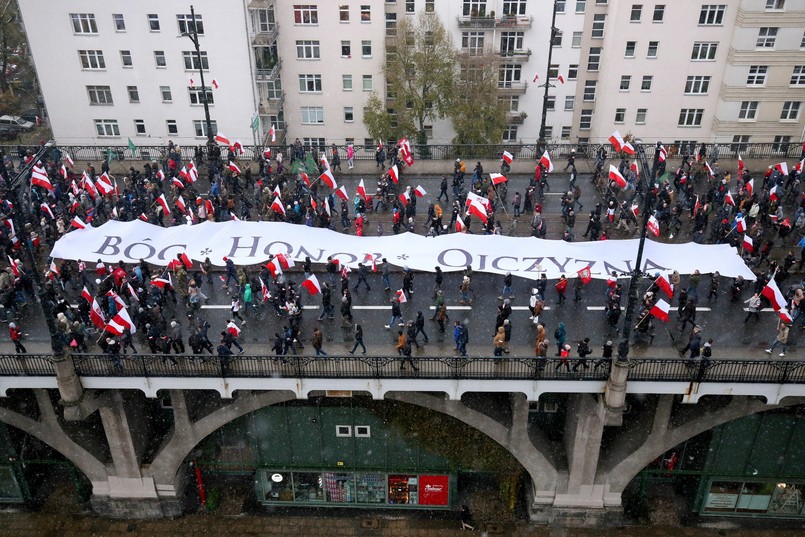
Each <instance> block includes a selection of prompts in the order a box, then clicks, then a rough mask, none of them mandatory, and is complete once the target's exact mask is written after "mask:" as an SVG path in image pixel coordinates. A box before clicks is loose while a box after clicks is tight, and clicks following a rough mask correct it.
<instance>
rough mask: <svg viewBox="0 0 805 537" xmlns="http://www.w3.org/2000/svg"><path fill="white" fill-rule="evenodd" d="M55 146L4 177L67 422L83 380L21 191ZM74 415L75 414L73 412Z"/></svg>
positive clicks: (47, 147)
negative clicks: (48, 289) (67, 347)
mask: <svg viewBox="0 0 805 537" xmlns="http://www.w3.org/2000/svg"><path fill="white" fill-rule="evenodd" d="M54 145H55V142H53V141H52V140H51V141H49V142H48V143H46V144H45V145H43V146H42V147H41V148H40V149H39V151H37V152H36V154H35V155H34V156H33V157H32V158H31V160H30V161H29V162H28V163H27V164H25V165H24V166H23V167H22V168H20V171H19V173H17V175H16V177H14V179H12V178H11V177H9V175H8V174H6V176H5V183H6V191H7V192H8V195H9V196H10V197H11V198H12V199H13V203H14V210H13V211H12V212H11V219H12V221H13V222H14V227H15V228H16V229H17V232H18V234H20V233H22V234H23V235H22V236H18V238H19V240H20V246H21V248H22V250H23V252H24V254H25V255H24V257H25V261H26V263H27V265H28V271H29V274H31V276H32V282H33V287H34V293H35V296H34V298H35V300H36V301H37V302H38V303H39V306H40V307H41V308H42V314H43V315H44V316H45V322H46V323H47V327H48V334H49V336H50V348H51V349H52V350H53V365H54V369H55V371H56V377H57V380H58V387H59V395H60V396H61V402H62V404H63V405H64V407H65V415H66V417H67V418H68V419H71V416H73V418H72V419H77V418H78V409H77V406H78V404H79V403H80V402H81V399H82V397H83V394H84V388H83V386H82V385H81V380H80V379H79V378H78V375H76V372H75V367H74V366H73V359H72V357H71V356H70V355H69V354H67V353H65V352H64V342H62V340H61V338H60V337H59V333H58V330H57V328H56V320H55V318H54V315H53V303H52V302H51V301H50V300H49V299H48V298H47V297H46V296H45V285H44V282H43V281H42V271H41V270H40V269H39V266H38V265H37V262H36V258H35V257H34V251H33V244H32V243H31V241H30V240H28V237H27V236H25V235H24V234H25V225H26V224H27V223H28V217H29V215H30V207H27V206H25V205H24V202H23V199H22V197H21V196H20V195H19V189H20V187H21V186H22V185H24V184H26V183H28V181H29V180H30V177H31V169H32V168H33V167H34V166H35V165H36V164H37V163H38V162H40V161H41V159H42V158H43V157H44V156H45V154H46V153H47V152H48V151H50V149H51V148H52V147H53V146H54ZM71 411H74V412H71Z"/></svg>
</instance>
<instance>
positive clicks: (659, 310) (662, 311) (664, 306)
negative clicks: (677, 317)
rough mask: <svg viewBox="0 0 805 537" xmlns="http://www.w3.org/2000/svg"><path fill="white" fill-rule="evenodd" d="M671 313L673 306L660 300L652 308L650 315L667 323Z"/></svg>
mask: <svg viewBox="0 0 805 537" xmlns="http://www.w3.org/2000/svg"><path fill="white" fill-rule="evenodd" d="M669 311H671V305H670V304H668V302H666V301H665V300H663V299H659V300H658V301H657V303H656V304H654V305H653V306H652V307H651V309H650V310H649V313H651V314H652V315H653V316H655V317H656V318H657V319H659V320H661V321H664V322H666V323H667V322H668V312H669Z"/></svg>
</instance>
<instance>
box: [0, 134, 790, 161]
mask: <svg viewBox="0 0 805 537" xmlns="http://www.w3.org/2000/svg"><path fill="white" fill-rule="evenodd" d="M602 144H603V145H604V146H605V147H606V148H607V150H608V151H609V153H610V156H611V157H612V156H613V154H612V148H611V146H610V145H609V143H608V142H607V141H606V140H601V141H598V142H591V141H590V142H581V143H579V142H577V143H570V142H565V141H560V142H549V143H547V144H546V146H545V147H546V148H547V149H548V151H549V152H550V155H551V158H552V159H554V160H556V159H564V158H566V157H567V156H568V155H569V154H570V153H571V151H574V152H575V154H576V158H580V159H584V158H594V157H595V152H596V151H597V150H598V148H599V147H601V145H602ZM202 145H203V144H202ZM335 145H336V148H338V151H339V153H340V155H341V158H342V160H344V159H346V153H347V146H346V144H344V143H336V144H335ZM687 145H688V146H689V147H688V149H691V147H690V144H687ZM353 147H354V149H355V160H374V158H375V149H376V146H375V145H354V146H353ZM58 148H59V149H60V150H63V151H67V152H68V153H69V154H70V156H71V157H72V158H73V160H74V161H75V162H76V163H77V165H78V166H80V165H81V163H82V162H99V161H102V160H104V159H109V161H110V162H111V161H128V162H131V164H132V166H133V165H134V164H135V163H136V162H137V161H140V162H145V161H157V162H162V161H164V160H165V159H166V158H167V154H168V150H167V147H165V146H139V147H137V148H136V149H134V150H132V149H130V148H129V147H128V146H75V145H69V146H61V145H60V146H58ZM412 148H413V153H414V158H415V159H417V160H455V159H456V158H462V159H486V160H488V159H499V158H500V156H501V155H502V154H503V151H508V152H509V153H511V154H512V155H513V156H514V158H515V159H517V160H534V159H536V158H537V157H539V156H540V155H541V154H542V150H541V148H540V146H539V145H538V144H537V143H536V142H535V143H532V144H524V143H506V144H484V145H453V144H431V145H418V144H414V145H412ZM665 148H666V149H667V150H668V154H669V157H670V158H672V159H673V158H675V157H679V156H681V155H682V153H683V149H682V147H681V146H680V145H677V144H674V143H666V144H665ZM243 149H244V153H243V155H241V156H240V157H239V158H240V159H241V160H257V159H259V157H260V156H261V155H262V152H263V148H262V147H255V146H243ZM290 149H291V146H290V145H282V146H272V151H273V154H274V155H276V154H277V153H278V152H279V151H282V153H283V154H284V155H286V157H287V158H290V155H291V151H290ZM305 149H306V151H310V150H312V149H315V150H316V151H317V152H319V153H326V154H327V155H328V156H329V155H330V154H331V151H332V144H319V145H316V146H313V147H311V146H309V145H308V146H305ZM655 149H656V146H655V145H654V144H653V143H650V144H646V145H645V151H646V156H647V158H649V159H653V158H654V152H655ZM694 149H698V146H695V148H694ZM715 149H717V153H718V156H719V158H722V159H736V158H738V155H739V154H740V155H741V156H742V157H743V158H744V159H769V160H777V159H779V160H784V159H797V160H799V158H800V156H801V152H802V151H801V148H800V145H799V144H798V143H794V142H779V143H718V144H713V143H709V144H707V152H708V153H707V154H708V155H711V154H712V153H713V151H714V150H715ZM0 150H2V151H3V152H4V153H5V154H8V155H16V154H17V147H16V146H0ZM180 152H181V155H182V159H183V160H185V161H186V160H189V159H191V158H195V156H196V147H195V146H182V147H181V148H180ZM224 156H225V155H224Z"/></svg>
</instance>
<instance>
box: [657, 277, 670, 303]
mask: <svg viewBox="0 0 805 537" xmlns="http://www.w3.org/2000/svg"><path fill="white" fill-rule="evenodd" d="M654 283H656V284H657V287H659V288H660V289H661V290H662V292H663V293H665V294H666V295H667V296H668V298H673V296H674V286H673V285H671V282H669V281H668V278H666V277H665V274H660V275H659V276H658V277H657V279H656V280H654Z"/></svg>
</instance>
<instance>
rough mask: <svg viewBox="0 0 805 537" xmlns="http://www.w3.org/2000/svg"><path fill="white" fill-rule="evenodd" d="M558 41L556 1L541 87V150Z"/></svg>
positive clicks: (543, 143)
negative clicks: (556, 41) (554, 53)
mask: <svg viewBox="0 0 805 537" xmlns="http://www.w3.org/2000/svg"><path fill="white" fill-rule="evenodd" d="M554 39H556V0H554V2H553V13H552V15H551V41H550V43H548V65H547V66H546V68H545V83H544V84H542V85H541V86H540V87H544V88H545V92H544V94H543V96H542V120H541V122H540V124H539V142H538V145H539V147H540V148H544V147H545V142H546V140H545V124H546V123H547V121H548V89H549V88H552V87H554V86H553V85H552V84H551V60H552V59H553V42H554Z"/></svg>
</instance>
